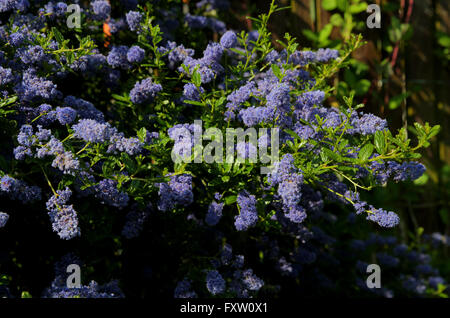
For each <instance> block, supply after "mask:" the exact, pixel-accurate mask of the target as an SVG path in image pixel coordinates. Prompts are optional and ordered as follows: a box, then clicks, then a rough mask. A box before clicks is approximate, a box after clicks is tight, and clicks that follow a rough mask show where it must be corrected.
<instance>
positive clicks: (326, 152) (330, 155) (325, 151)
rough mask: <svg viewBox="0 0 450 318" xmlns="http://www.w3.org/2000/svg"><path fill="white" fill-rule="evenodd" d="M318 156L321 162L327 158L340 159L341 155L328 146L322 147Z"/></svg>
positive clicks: (327, 159)
mask: <svg viewBox="0 0 450 318" xmlns="http://www.w3.org/2000/svg"><path fill="white" fill-rule="evenodd" d="M320 157H321V159H322V161H323V162H327V161H329V160H334V161H341V156H340V155H339V154H337V153H335V152H334V151H333V150H330V149H328V148H322V151H321V152H320Z"/></svg>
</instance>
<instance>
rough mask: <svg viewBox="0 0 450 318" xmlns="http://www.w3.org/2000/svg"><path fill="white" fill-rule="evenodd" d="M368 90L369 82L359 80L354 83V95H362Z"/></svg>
mask: <svg viewBox="0 0 450 318" xmlns="http://www.w3.org/2000/svg"><path fill="white" fill-rule="evenodd" d="M369 88H370V81H369V80H366V79H362V80H360V81H359V82H358V83H356V87H355V93H356V95H364V94H365V93H367V91H368V90H369Z"/></svg>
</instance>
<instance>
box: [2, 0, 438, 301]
mask: <svg viewBox="0 0 450 318" xmlns="http://www.w3.org/2000/svg"><path fill="white" fill-rule="evenodd" d="M227 4H228V3H227V1H200V2H198V3H196V4H190V5H189V9H190V10H189V13H187V14H184V13H183V12H185V11H183V3H182V1H181V0H177V1H170V3H166V2H165V1H137V0H136V1H125V0H123V1H100V0H96V1H91V2H90V3H89V1H80V3H79V5H80V14H81V24H80V26H79V27H78V28H77V29H71V28H69V27H68V26H67V25H66V20H67V18H68V17H69V15H70V14H71V13H69V12H67V11H66V8H67V6H68V5H69V3H66V4H65V3H63V2H58V3H53V2H48V3H46V2H45V1H26V0H25V1H24V0H0V12H1V16H0V20H1V21H2V23H1V26H0V43H1V47H2V49H1V51H0V84H1V92H0V93H1V100H0V120H1V127H2V131H1V136H0V138H1V140H2V142H3V143H2V149H1V150H0V159H1V160H0V179H1V180H0V195H1V206H0V209H1V210H2V211H3V212H1V213H0V227H1V230H0V231H2V232H3V233H7V235H9V236H11V237H16V236H17V239H19V236H20V233H15V232H14V231H12V230H11V229H12V226H14V225H13V224H11V226H9V223H13V222H16V223H17V222H20V218H22V217H23V216H22V214H21V213H20V210H21V209H27V208H30V209H33V210H36V213H35V214H34V215H33V218H35V219H36V220H37V221H36V222H37V223H39V224H41V223H42V224H45V227H39V228H42V231H45V230H44V229H45V228H46V229H47V231H48V232H54V234H52V235H53V236H51V239H50V240H53V242H55V241H58V240H62V241H63V242H62V243H64V244H62V243H61V242H59V241H58V243H57V244H56V243H55V246H58V248H56V247H55V254H54V257H53V258H52V259H53V261H57V260H58V257H57V256H58V255H62V254H67V253H68V252H71V250H70V249H71V248H73V249H75V250H76V251H78V252H80V251H81V253H83V252H86V251H88V250H89V249H95V248H96V246H97V245H95V244H96V243H98V242H113V243H111V244H113V245H114V244H115V245H114V247H113V248H112V249H114V251H112V252H111V250H108V252H106V251H105V250H102V251H103V252H104V253H105V254H99V255H97V258H104V259H108V262H109V264H111V263H114V262H121V260H120V259H119V260H118V259H117V255H121V253H125V254H126V253H127V251H128V249H127V247H129V248H130V249H129V250H130V251H132V250H133V248H132V245H133V244H136V245H139V244H140V246H146V248H145V249H146V250H149V251H150V250H152V249H155V250H158V251H161V250H164V249H171V250H173V252H172V253H171V256H170V260H166V259H164V258H163V257H159V258H158V257H154V258H152V259H151V260H149V261H148V264H147V263H146V264H147V265H146V266H147V267H146V268H149V270H148V271H146V273H149V272H151V274H148V275H149V276H151V277H153V278H152V279H154V281H153V282H157V283H152V282H150V283H149V286H148V289H151V286H154V285H157V286H160V287H158V288H159V290H161V291H162V293H163V294H166V295H170V296H175V297H197V296H199V297H208V296H219V297H229V296H235V297H252V296H255V295H261V294H262V295H275V294H279V293H281V294H283V293H287V292H288V291H294V292H297V293H299V294H308V295H315V294H317V295H321V294H324V293H339V292H342V290H344V287H345V293H347V294H348V295H352V292H353V293H354V292H356V293H367V294H371V293H374V292H373V291H371V290H367V288H366V287H365V285H364V277H365V276H364V275H365V274H364V273H365V272H364V270H365V268H366V267H367V266H365V264H366V263H367V262H369V261H370V259H371V258H370V255H376V259H377V262H378V264H379V265H380V266H382V267H383V268H384V267H386V270H387V271H388V270H389V271H391V270H392V273H391V272H390V274H389V275H391V276H392V279H391V280H390V281H389V282H388V283H386V284H387V286H383V288H382V289H379V290H376V291H375V293H376V295H381V296H387V297H391V296H393V295H396V294H399V295H405V294H409V293H413V294H418V295H426V294H427V292H426V291H427V290H434V289H436V288H440V291H442V290H443V289H442V288H443V287H442V286H445V284H446V283H445V280H444V279H443V278H442V277H440V276H439V272H438V270H437V269H435V268H433V267H432V265H431V258H430V257H429V256H427V254H426V253H425V251H422V250H421V251H419V250H413V249H412V248H410V247H408V246H405V245H402V244H400V243H398V242H397V241H396V238H395V237H393V236H383V235H381V233H383V232H385V231H388V230H389V229H390V228H394V227H396V226H397V225H398V224H399V222H400V219H399V216H398V215H397V214H396V213H395V211H387V210H385V209H383V208H381V207H375V206H373V205H372V204H371V203H370V201H366V200H365V199H363V196H365V194H364V192H367V191H370V190H371V189H372V188H374V187H377V186H384V185H385V184H386V183H388V182H403V181H411V180H415V179H417V178H418V177H420V176H421V175H422V174H423V172H424V170H425V167H424V166H423V165H422V164H421V163H419V162H417V159H418V158H419V157H420V155H419V154H418V152H417V151H418V150H419V149H421V148H423V147H427V146H428V145H429V140H430V138H432V137H433V136H434V135H436V134H437V133H438V130H439V126H436V127H430V126H429V125H428V124H425V125H420V124H417V123H416V124H415V128H416V130H415V131H416V135H417V136H416V137H417V138H414V140H411V139H408V137H407V134H406V131H405V130H404V129H401V130H399V131H398V132H397V133H394V132H391V131H390V130H389V128H388V126H387V122H386V120H384V119H382V118H379V117H377V116H375V115H373V114H370V113H365V112H364V111H363V110H362V108H363V106H364V105H355V103H354V101H353V96H348V97H347V98H344V100H342V101H339V106H338V107H329V106H328V105H327V99H328V98H329V97H330V96H332V95H333V90H332V88H331V87H330V86H329V79H330V78H331V77H332V76H333V75H334V74H335V73H336V72H338V71H339V69H341V68H345V67H346V63H347V62H348V59H349V56H350V54H351V53H352V52H353V51H354V50H355V49H357V48H359V47H360V46H361V45H363V43H362V39H361V38H360V37H356V36H355V37H352V38H351V39H350V41H349V43H347V45H346V46H345V47H343V48H342V49H341V50H339V51H337V50H332V49H320V50H318V51H316V52H313V51H309V50H299V45H298V43H296V40H295V38H292V37H291V36H289V35H288V34H286V35H285V38H284V39H283V41H281V43H282V45H283V47H284V49H283V50H281V51H279V50H276V49H274V47H273V45H272V40H271V37H270V33H269V31H268V29H267V22H268V19H269V17H270V16H271V15H272V14H273V13H274V12H276V10H277V7H276V5H274V4H273V3H272V4H271V6H270V8H268V10H269V12H268V13H267V14H263V15H261V16H260V17H259V18H257V19H255V20H254V21H255V24H256V28H255V30H253V31H251V32H249V33H246V32H244V31H236V30H228V29H227V28H226V24H225V23H224V22H222V21H221V19H220V14H221V12H226V11H225V10H227V8H228V5H227ZM212 9H216V10H212ZM218 14H219V15H218ZM214 34H215V35H218V37H216V38H217V39H218V40H217V41H215V42H214V41H212V40H211V39H212V38H213V35H214ZM195 120H201V125H198V124H195V123H194V121H195ZM208 128H216V129H217V130H218V131H219V132H222V133H223V134H225V132H226V130H227V129H228V128H243V129H247V128H267V129H272V130H269V131H270V133H268V134H266V135H262V136H259V137H258V140H257V142H256V144H255V143H253V142H251V141H248V142H245V141H244V142H241V143H238V144H237V145H236V146H235V148H233V149H232V151H233V153H234V155H235V157H241V158H242V159H243V160H240V161H237V160H236V161H233V162H228V161H223V162H220V161H214V162H212V163H211V162H209V163H208V162H206V160H203V159H204V158H203V156H204V155H205V154H204V153H202V152H201V151H200V153H199V152H198V148H197V146H199V145H198V143H196V140H195V138H194V137H193V136H194V135H195V134H196V133H200V134H201V133H203V132H204V131H206V130H208ZM274 128H278V131H279V135H277V136H274V135H272V134H273V131H274V130H273V129H274ZM273 137H279V149H276V148H275V145H274V144H273V142H274V140H275V139H273ZM203 146H206V144H205V143H204V144H203ZM259 147H266V148H270V149H271V150H272V152H273V151H278V152H279V153H278V154H279V160H278V161H276V162H274V163H273V165H271V166H270V171H269V173H267V174H263V173H261V171H262V170H261V168H262V167H266V168H267V165H265V164H262V163H261V162H252V161H251V160H250V159H251V158H253V157H254V156H256V154H257V149H258V148H259ZM172 150H174V151H175V152H176V153H177V154H178V155H181V156H182V157H183V158H184V159H190V157H191V156H194V157H195V156H197V158H198V156H200V157H199V158H200V160H199V161H195V160H194V161H192V160H185V161H181V162H179V161H175V162H174V160H173V156H172ZM269 151H270V150H269ZM219 157H220V156H219ZM17 204H20V205H23V207H22V206H19V205H17ZM16 218H17V221H14V220H15V219H16ZM99 244H100V243H99ZM52 246H53V245H52ZM59 246H67V250H65V249H64V248H63V247H59ZM119 250H120V252H118V251H119ZM130 253H132V252H130ZM155 253H156V252H155ZM371 253H372V254H371ZM373 253H375V254H373ZM67 255H69V256H65V257H64V258H63V260H62V261H61V262H58V263H57V265H56V267H55V277H56V278H55V280H54V281H53V282H52V283H51V284H50V287H49V288H47V289H45V291H43V292H42V296H44V297H122V296H126V295H127V290H128V289H127V288H129V289H130V290H132V289H133V287H127V286H133V284H136V281H133V280H131V281H130V279H129V278H126V277H124V279H123V280H122V279H121V277H117V278H119V281H118V282H117V281H112V282H111V283H107V282H106V281H105V282H106V283H107V284H106V285H101V286H100V285H98V284H97V283H96V282H95V281H92V282H88V281H85V282H83V286H82V287H81V288H80V289H77V290H73V289H70V288H67V287H66V286H65V285H64V284H65V279H64V275H65V271H64V266H65V265H64V264H66V263H67V264H70V262H72V263H73V262H75V261H73V260H72V261H70V258H73V257H74V256H73V255H72V254H67ZM70 255H72V256H70ZM403 258H404V259H406V261H405V262H403V261H402V259H403ZM75 263H76V264H78V262H75ZM63 265H64V266H63ZM87 265H88V266H89V264H87ZM111 266H112V265H111ZM164 266H167V267H168V268H170V271H167V270H165V269H164ZM112 267H114V266H112ZM336 268H339V270H336ZM359 269H362V274H361V275H359V274H358V270H359ZM396 271H398V272H396ZM94 272H95V268H94ZM118 273H119V272H118V271H113V274H115V275H118ZM92 275H93V276H94V277H95V274H92ZM146 275H147V274H146ZM110 276H112V275H110ZM83 277H84V276H83ZM107 278H108V279H112V278H113V277H109V276H108V277H107ZM13 279H14V278H13ZM102 279H103V280H105V279H106V278H105V277H103V278H102ZM299 281H300V282H301V283H298V282H299ZM386 281H387V280H386ZM361 282H363V283H361ZM102 283H104V282H102ZM119 286H122V287H124V291H125V292H124V293H123V292H122V291H121V290H120V289H119ZM444 289H445V287H444ZM428 294H429V293H428Z"/></svg>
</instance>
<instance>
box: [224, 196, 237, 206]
mask: <svg viewBox="0 0 450 318" xmlns="http://www.w3.org/2000/svg"><path fill="white" fill-rule="evenodd" d="M236 199H237V196H236V195H230V196H228V197H226V198H225V204H226V205H231V204H233V203H235V202H236Z"/></svg>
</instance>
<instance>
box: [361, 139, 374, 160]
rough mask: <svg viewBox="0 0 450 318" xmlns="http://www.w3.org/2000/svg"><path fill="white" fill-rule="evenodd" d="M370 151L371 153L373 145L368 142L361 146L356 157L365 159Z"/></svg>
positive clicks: (370, 153) (369, 154)
mask: <svg viewBox="0 0 450 318" xmlns="http://www.w3.org/2000/svg"><path fill="white" fill-rule="evenodd" d="M372 153H373V145H372V144H370V143H369V144H367V145H365V146H364V147H362V148H361V150H360V151H359V153H358V158H359V159H361V160H363V161H366V160H367V159H369V157H370V156H371V155H372Z"/></svg>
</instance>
